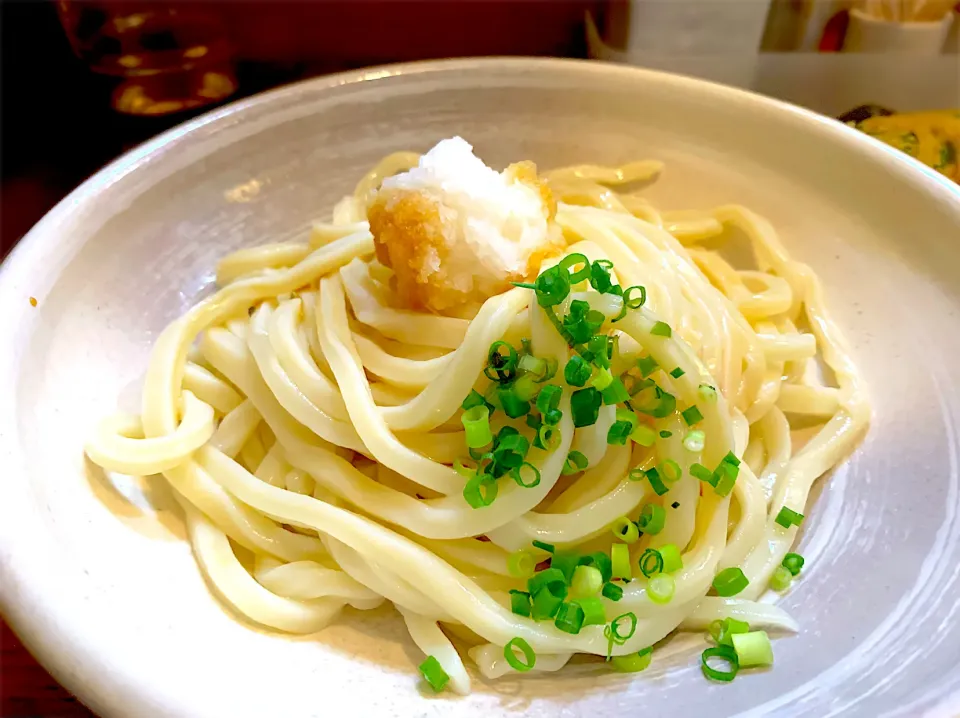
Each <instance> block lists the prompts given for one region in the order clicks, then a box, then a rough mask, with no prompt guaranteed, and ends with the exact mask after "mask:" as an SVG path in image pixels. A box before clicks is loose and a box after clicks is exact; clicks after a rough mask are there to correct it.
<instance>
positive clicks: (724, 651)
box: [700, 646, 740, 683]
mask: <svg viewBox="0 0 960 718" xmlns="http://www.w3.org/2000/svg"><path fill="white" fill-rule="evenodd" d="M711 658H719V659H721V660H723V661H726V662H727V665H728V666H729V668H728V669H727V670H725V671H720V670H717V669H716V668H713V667H711V666H710V665H709V664H708V663H707V661H709V660H710V659H711ZM700 667H701V668H702V669H703V675H705V676H706V677H707V678H710V679H712V680H715V681H721V682H723V683H729V682H730V681H732V680H733V679H734V678H736V677H737V671H739V670H740V664H739V663H738V661H737V652H736V651H735V650H733V647H732V646H712V647H710V648H708V649H707V650H705V651H704V652H703V653H701V654H700Z"/></svg>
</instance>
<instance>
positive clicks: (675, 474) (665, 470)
mask: <svg viewBox="0 0 960 718" xmlns="http://www.w3.org/2000/svg"><path fill="white" fill-rule="evenodd" d="M657 468H658V469H659V470H660V476H661V477H662V478H663V482H664V483H665V484H673V483H675V482H677V481H679V480H680V477H681V476H683V469H681V468H680V464H678V463H677V462H676V461H674V460H673V459H664V460H663V461H661V462H660V465H659V466H658V467H657Z"/></svg>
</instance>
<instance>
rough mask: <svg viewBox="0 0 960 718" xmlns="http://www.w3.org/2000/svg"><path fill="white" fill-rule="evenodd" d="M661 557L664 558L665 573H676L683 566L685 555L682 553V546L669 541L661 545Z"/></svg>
mask: <svg viewBox="0 0 960 718" xmlns="http://www.w3.org/2000/svg"><path fill="white" fill-rule="evenodd" d="M660 557H661V558H662V559H663V572H664V573H676V572H677V571H679V570H680V569H681V568H683V557H682V556H681V555H680V547H679V546H677V545H676V544H675V543H668V544H664V545H663V546H661V547H660Z"/></svg>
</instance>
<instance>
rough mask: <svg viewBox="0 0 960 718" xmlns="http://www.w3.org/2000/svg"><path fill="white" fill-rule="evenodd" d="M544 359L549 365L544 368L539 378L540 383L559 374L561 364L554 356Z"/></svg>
mask: <svg viewBox="0 0 960 718" xmlns="http://www.w3.org/2000/svg"><path fill="white" fill-rule="evenodd" d="M544 361H546V364H547V365H546V368H544V370H543V373H542V374H541V375H540V376H539V377H538V378H537V383H538V384H542V383H543V382H545V381H550V380H551V379H553V377H555V376H556V375H557V369H558V368H559V366H560V364H559V362H558V361H557V360H556V359H554V358H553V357H550V358H549V359H545V360H544Z"/></svg>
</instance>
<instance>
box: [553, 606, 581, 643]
mask: <svg viewBox="0 0 960 718" xmlns="http://www.w3.org/2000/svg"><path fill="white" fill-rule="evenodd" d="M553 625H555V626H556V627H557V630H559V631H563V632H564V633H571V634H573V635H577V634H578V633H580V629H581V628H582V627H583V609H582V608H581V607H580V604H579V603H576V602H575V601H571V602H567V603H564V604H562V605H561V606H560V610H559V611H557V617H556V619H555V620H554V622H553Z"/></svg>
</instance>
